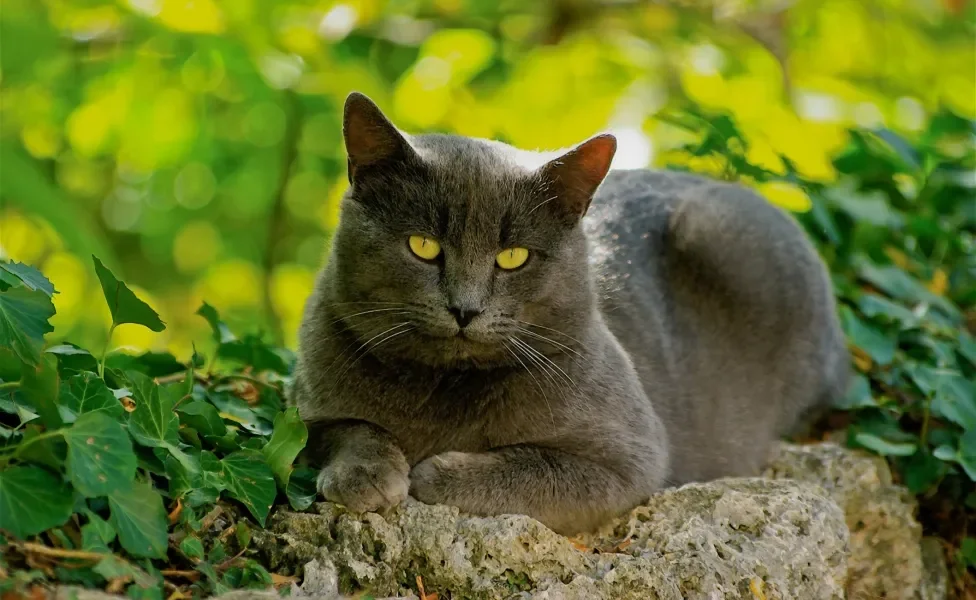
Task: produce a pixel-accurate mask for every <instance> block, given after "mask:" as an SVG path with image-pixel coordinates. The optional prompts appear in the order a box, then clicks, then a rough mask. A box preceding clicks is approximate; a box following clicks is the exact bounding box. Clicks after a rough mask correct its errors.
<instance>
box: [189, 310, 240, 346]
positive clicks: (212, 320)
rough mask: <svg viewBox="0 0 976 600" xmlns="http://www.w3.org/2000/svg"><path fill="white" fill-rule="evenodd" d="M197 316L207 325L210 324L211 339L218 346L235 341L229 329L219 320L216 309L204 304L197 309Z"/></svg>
mask: <svg viewBox="0 0 976 600" xmlns="http://www.w3.org/2000/svg"><path fill="white" fill-rule="evenodd" d="M197 314H198V315H200V316H201V317H203V318H204V319H206V320H207V323H209V324H210V330H211V331H212V333H213V339H214V341H215V342H217V343H218V344H224V343H227V342H232V341H234V340H236V339H237V337H236V336H235V335H234V334H233V333H231V331H230V328H229V327H227V325H226V324H225V323H224V322H223V321H221V320H220V315H218V314H217V309H216V308H214V307H212V306H210V305H209V304H207V303H206V302H204V303H203V305H202V306H201V307H200V308H198V309H197Z"/></svg>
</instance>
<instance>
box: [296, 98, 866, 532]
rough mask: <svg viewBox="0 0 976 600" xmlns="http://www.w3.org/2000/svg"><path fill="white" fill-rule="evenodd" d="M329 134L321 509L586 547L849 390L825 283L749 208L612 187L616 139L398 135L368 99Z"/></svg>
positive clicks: (700, 195)
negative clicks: (568, 540) (507, 530)
mask: <svg viewBox="0 0 976 600" xmlns="http://www.w3.org/2000/svg"><path fill="white" fill-rule="evenodd" d="M343 125H344V135H345V142H346V149H347V151H348V155H349V178H350V181H351V183H352V185H351V188H350V191H349V193H348V194H347V196H346V197H345V199H344V200H343V205H342V216H341V222H340V224H339V226H338V228H337V230H336V232H335V237H334V239H333V242H332V249H331V254H330V255H329V258H328V263H327V265H326V267H325V269H324V270H323V271H322V273H321V274H320V276H319V278H318V282H317V284H316V287H315V291H314V293H313V294H312V296H311V298H310V299H309V301H308V304H307V307H306V310H305V317H304V323H303V325H302V328H301V332H300V351H299V361H298V367H297V372H296V379H295V386H294V391H293V394H294V399H295V401H296V402H297V405H298V406H299V409H300V412H301V415H302V418H303V419H304V420H305V422H306V423H307V425H308V428H309V443H308V448H307V451H308V458H309V459H310V460H312V461H314V462H315V463H316V464H319V465H322V470H321V473H320V475H319V478H318V487H319V490H320V491H321V493H322V494H323V495H324V496H325V498H326V499H328V500H331V501H335V502H338V503H341V504H344V505H346V506H347V507H349V508H350V509H352V510H355V511H373V510H380V509H384V508H387V507H390V506H393V505H396V504H397V503H399V502H400V501H402V500H403V499H404V498H405V497H406V496H407V494H408V493H409V494H411V495H413V496H414V497H416V498H417V499H419V500H421V501H423V502H427V503H441V504H449V505H453V506H457V507H459V508H460V509H461V510H464V511H467V512H470V513H475V514H481V515H493V514H502V513H520V514H526V515H529V516H532V517H535V518H536V519H538V520H540V521H542V522H543V523H545V524H546V525H548V526H549V527H551V528H552V529H554V530H556V531H558V532H562V533H573V532H579V531H583V530H588V529H592V528H594V527H596V526H598V525H599V524H601V523H602V522H604V521H605V520H607V519H608V518H610V517H612V516H614V515H616V514H618V513H621V512H623V511H626V510H628V509H630V508H632V507H633V506H635V505H637V504H639V503H641V502H642V501H644V500H645V499H646V498H647V497H648V496H649V495H651V494H652V493H654V492H655V491H657V490H660V489H661V488H662V487H665V486H670V485H678V484H682V483H685V482H690V481H702V480H708V479H713V478H717V477H722V476H731V475H749V474H754V473H756V472H757V470H758V469H759V467H760V466H761V465H762V463H763V461H764V459H765V458H766V455H767V452H768V450H769V448H770V445H771V443H772V442H773V441H774V440H775V439H777V437H778V436H780V435H782V434H784V433H786V432H787V431H789V430H790V429H791V428H793V427H794V426H796V425H798V424H799V423H800V421H801V420H802V418H803V417H804V415H806V414H807V413H809V412H810V411H812V410H815V409H818V408H819V407H824V406H826V405H829V404H830V402H831V401H832V400H833V399H834V398H836V397H837V396H838V395H840V394H842V393H843V392H844V389H845V386H846V381H847V370H848V362H849V357H848V354H847V352H846V350H845V345H844V339H843V336H842V334H841V331H840V328H839V326H838V323H837V319H836V317H835V305H834V299H833V295H832V293H831V288H830V284H829V281H828V278H827V275H826V273H825V270H824V267H823V265H822V263H821V262H820V260H819V258H818V257H817V254H816V253H815V251H814V249H813V248H812V247H811V245H810V244H809V243H808V241H807V240H806V238H805V237H804V235H803V233H802V232H801V230H800V229H799V228H798V227H797V226H796V225H795V224H794V222H793V221H792V220H791V219H790V218H789V217H787V216H786V215H785V214H783V213H782V212H781V211H780V210H778V209H776V208H774V207H773V206H771V205H770V204H769V203H767V202H766V201H764V200H763V199H762V198H760V197H759V196H757V195H755V194H754V193H752V192H750V191H748V190H747V189H745V188H743V187H740V186H737V185H730V184H727V183H718V182H715V181H710V180H706V179H703V178H700V177H695V176H692V175H685V174H678V173H662V172H652V171H645V170H637V171H613V172H610V173H609V174H608V170H609V166H610V161H611V159H612V158H613V155H614V152H615V149H616V142H615V140H614V138H613V137H612V136H609V135H600V136H596V137H594V138H591V139H589V140H588V141H586V142H584V143H582V144H580V145H579V146H576V147H575V148H573V149H571V150H569V151H567V152H565V153H563V154H550V155H546V154H539V153H530V152H524V151H520V150H516V149H514V148H512V147H510V146H507V145H505V144H501V143H498V142H490V141H484V140H477V139H469V138H463V137H455V136H448V135H418V136H408V135H406V134H404V133H402V132H400V131H398V130H397V129H396V128H395V127H394V126H393V125H392V124H391V123H390V122H389V121H388V120H387V119H386V118H385V117H384V116H383V114H382V113H381V112H380V110H379V109H378V108H377V107H376V105H374V104H373V103H372V102H371V101H370V100H369V99H367V98H366V97H365V96H363V95H360V94H352V95H350V96H349V98H348V99H347V101H346V106H345V116H344V124H343ZM601 184H602V185H601ZM584 214H586V215H587V216H586V218H585V219H583V215H584Z"/></svg>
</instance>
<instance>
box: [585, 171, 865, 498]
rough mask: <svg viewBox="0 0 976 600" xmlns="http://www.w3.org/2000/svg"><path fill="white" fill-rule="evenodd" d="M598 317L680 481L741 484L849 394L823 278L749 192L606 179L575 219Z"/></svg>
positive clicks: (626, 176) (686, 182)
mask: <svg viewBox="0 0 976 600" xmlns="http://www.w3.org/2000/svg"><path fill="white" fill-rule="evenodd" d="M584 223H585V225H584V227H585V230H586V233H587V237H588V241H589V244H590V250H589V252H590V266H591V272H592V273H593V277H594V280H595V283H596V286H597V290H598V293H599V296H600V306H601V310H602V312H603V317H604V319H605V321H606V322H607V325H608V327H609V328H610V330H611V332H612V333H613V334H614V335H615V336H616V337H617V339H618V340H619V341H620V343H621V345H622V346H623V347H624V348H625V349H626V350H627V352H628V353H629V354H630V357H631V360H632V361H633V363H634V366H635V368H636V369H637V372H638V375H639V376H640V378H641V383H642V385H643V387H644V389H645V391H646V393H647V395H648V397H649V398H650V399H651V401H652V402H653V403H654V407H655V410H657V411H658V413H659V414H660V415H661V417H662V419H663V420H664V421H665V424H666V427H667V430H668V436H669V438H670V440H671V446H672V448H671V456H672V459H673V463H674V464H673V469H672V474H671V479H672V480H673V482H675V483H679V482H683V481H690V480H701V479H709V478H712V477H718V476H725V475H734V474H748V473H750V472H752V471H754V470H755V469H756V468H757V467H758V465H759V464H760V463H761V461H762V460H763V459H764V452H765V451H766V449H767V448H768V444H769V443H770V442H771V441H772V440H774V439H775V438H776V437H777V436H778V435H780V434H782V433H784V432H785V431H786V430H788V429H790V428H791V427H793V426H795V425H796V424H797V422H798V421H800V420H801V416H802V415H803V414H804V413H806V412H807V411H809V410H811V409H813V408H814V407H816V406H818V405H823V404H826V403H829V402H830V401H831V400H832V399H833V398H835V397H836V396H837V395H838V394H840V393H842V392H843V389H844V387H845V385H846V377H847V368H848V362H849V361H848V358H847V354H846V351H845V346H844V342H843V335H842V334H841V332H840V328H839V325H838V323H837V318H836V314H835V305H834V299H833V293H832V290H831V288H830V284H829V279H828V277H827V274H826V270H825V268H824V266H823V264H822V262H821V261H820V259H819V257H818V256H817V254H816V252H815V250H814V249H813V247H812V245H811V244H810V242H809V241H808V240H807V239H806V236H805V234H804V233H803V232H802V230H801V229H800V228H799V226H798V225H797V224H796V223H795V221H794V220H793V219H792V218H791V217H790V216H788V215H787V214H785V213H784V212H783V211H781V210H780V209H778V208H776V207H774V206H772V205H770V204H769V203H768V202H767V201H766V200H764V199H763V198H761V197H760V196H758V195H757V194H755V193H754V192H752V191H750V190H748V189H747V188H745V187H743V186H740V185H737V184H730V183H726V182H720V181H714V180H710V179H707V178H704V177H698V176H695V175H690V174H685V173H672V172H661V171H647V170H634V171H612V172H611V173H610V174H609V176H608V177H607V179H606V181H605V183H604V184H603V186H601V187H600V189H599V191H598V192H597V194H596V195H595V197H594V200H593V205H592V207H591V209H590V211H589V212H588V214H587V216H586V218H585V219H584Z"/></svg>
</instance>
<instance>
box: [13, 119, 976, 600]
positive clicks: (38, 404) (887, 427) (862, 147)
mask: <svg viewBox="0 0 976 600" xmlns="http://www.w3.org/2000/svg"><path fill="white" fill-rule="evenodd" d="M667 121H668V122H669V123H670V124H671V125H672V126H674V127H677V128H679V129H681V130H683V131H684V132H685V133H686V134H687V135H688V137H689V138H690V139H692V141H691V142H689V143H687V144H685V145H684V146H683V147H682V148H680V149H679V150H678V151H677V153H676V154H674V155H673V156H672V158H675V159H676V160H677V161H678V163H677V164H676V165H675V168H686V167H685V166H684V165H687V164H688V162H687V160H683V159H682V157H681V156H680V155H681V154H682V153H683V154H685V155H686V156H685V157H684V158H685V159H686V158H687V156H694V157H697V158H700V159H704V160H708V161H710V162H709V163H708V164H710V165H712V168H713V170H712V173H713V174H714V175H717V176H720V177H724V178H727V179H737V180H740V181H742V182H743V183H745V184H747V185H751V186H754V187H756V188H757V189H758V190H759V191H760V192H761V193H763V194H766V195H767V196H770V197H775V198H776V199H778V200H779V201H781V202H786V203H796V204H803V205H808V207H809V211H808V212H806V213H804V214H802V215H800V217H799V220H800V221H801V223H802V224H803V225H804V227H806V229H807V231H808V233H809V234H810V236H811V238H812V239H813V240H814V241H815V242H816V243H817V245H818V247H819V250H820V252H821V254H822V255H823V256H824V258H825V260H826V262H827V264H828V266H829V268H830V271H831V276H832V278H833V282H834V285H835V289H836V294H837V297H838V299H839V303H840V318H841V322H842V325H843V328H844V330H845V332H846V334H847V336H848V341H849V344H850V348H851V352H852V357H853V363H854V365H855V376H854V378H853V381H852V385H851V387H850V391H849V393H848V394H847V395H846V396H845V397H844V398H840V399H838V400H837V405H836V409H837V415H835V416H840V418H841V421H840V423H841V428H842V430H843V431H842V433H843V435H844V436H845V438H846V440H847V442H848V443H849V444H850V445H851V446H854V447H859V448H863V449H865V450H867V451H869V452H874V453H876V454H880V455H882V456H885V457H887V459H888V460H889V461H890V462H891V464H892V465H893V466H894V467H895V472H896V474H897V476H898V478H899V480H900V481H901V482H902V483H904V484H905V485H906V486H908V488H909V489H911V490H912V491H913V492H915V493H917V494H919V498H920V499H921V501H922V503H923V507H925V506H927V504H926V503H929V502H932V501H936V500H938V501H944V502H945V503H947V505H948V506H949V507H950V508H949V509H948V510H950V512H951V514H953V515H954V517H953V518H963V519H967V520H968V519H972V517H973V512H974V509H976V485H974V481H976V384H974V381H976V340H974V339H973V336H972V334H971V333H970V331H969V329H970V328H971V327H972V322H973V320H974V317H976V313H974V304H976V280H974V273H973V272H972V268H971V265H972V258H973V256H974V254H976V253H974V247H976V241H974V234H976V211H974V210H973V202H972V199H973V197H974V194H976V182H974V180H973V179H972V177H970V176H967V173H971V172H972V169H973V168H974V167H976V154H974V151H973V148H972V145H971V144H966V143H960V140H963V141H964V142H965V141H966V140H971V136H972V135H974V132H976V126H974V124H973V123H972V122H970V121H967V120H965V119H962V118H960V117H957V116H955V115H953V114H951V113H949V112H943V113H941V114H939V115H937V116H936V117H935V118H934V119H933V120H932V121H931V123H930V124H929V125H928V127H927V129H925V130H924V131H923V132H922V133H921V134H920V135H919V136H918V138H917V139H912V140H908V139H904V138H901V137H899V136H898V135H896V134H895V133H893V132H891V131H887V130H877V131H865V130H852V131H850V132H849V142H848V144H847V145H846V146H845V147H844V148H843V150H842V151H841V152H840V153H839V154H838V155H837V156H835V157H834V166H835V168H836V169H837V171H838V172H839V173H841V176H840V178H839V180H838V181H837V182H835V183H832V184H830V185H826V184H824V183H823V182H819V181H814V180H810V179H808V178H806V177H803V176H801V175H800V174H799V173H797V172H796V171H795V170H794V169H793V168H792V166H791V163H790V161H789V160H788V159H786V158H785V157H781V158H783V166H784V168H783V169H782V170H779V171H777V170H771V169H769V168H768V167H761V166H758V165H756V164H753V163H752V162H750V160H749V159H748V152H749V144H748V142H747V140H746V139H745V138H744V137H743V136H742V134H741V132H740V130H739V128H738V126H737V125H736V122H735V120H734V119H732V118H730V117H729V116H728V115H723V114H713V113H711V112H709V111H707V110H703V109H701V108H699V107H696V106H688V107H686V108H685V109H684V110H682V111H681V112H680V113H678V114H677V115H676V116H672V117H668V118H667ZM95 270H96V273H97V275H98V279H99V281H100V282H101V284H102V289H103V291H104V293H105V296H106V300H107V301H108V303H109V311H110V312H111V314H112V328H113V329H114V328H115V326H117V325H119V324H121V323H136V324H139V325H143V326H145V327H148V328H149V329H151V330H157V329H162V328H163V327H164V325H163V323H162V321H161V320H160V319H159V317H158V315H156V313H155V311H154V310H153V309H152V308H151V307H150V306H149V305H148V304H146V303H145V302H143V301H142V300H140V299H139V298H138V297H137V296H136V294H135V293H133V292H132V291H131V290H130V289H129V288H128V287H126V285H125V284H124V283H122V282H121V281H119V280H117V279H116V278H115V277H114V276H113V275H112V274H111V272H110V271H108V270H107V269H106V268H104V266H103V265H102V264H101V262H100V261H99V260H98V259H95ZM53 293H54V288H53V286H52V285H51V284H50V283H49V282H48V281H47V279H46V278H45V277H44V276H43V275H42V274H41V273H40V272H38V271H37V270H35V269H33V268H31V267H28V266H26V265H22V264H14V263H6V264H3V265H2V268H0V336H2V341H4V342H6V344H5V347H6V348H9V349H10V352H8V353H6V354H4V355H0V377H3V378H5V379H4V380H2V381H0V529H3V530H4V531H5V532H6V533H8V534H9V535H10V536H12V537H11V538H10V539H8V540H7V541H8V543H7V544H6V546H4V548H5V550H4V553H5V556H4V560H5V563H6V564H7V565H8V566H9V565H15V566H16V567H18V568H16V569H14V571H15V573H16V576H15V577H14V578H12V580H16V581H17V582H21V583H23V582H25V581H33V580H37V579H40V578H44V577H46V576H47V575H45V574H44V573H36V572H33V571H30V570H29V569H27V562H26V560H25V559H26V557H27V556H28V555H29V554H30V546H29V545H27V544H26V543H27V542H28V541H30V540H32V539H33V540H35V541H34V542H33V543H38V542H39V541H40V542H42V543H56V544H58V545H61V546H63V547H64V548H66V549H73V548H75V547H76V546H77V547H78V548H80V549H81V550H84V551H87V552H93V553H96V554H97V555H98V556H97V558H98V559H99V560H98V561H97V562H96V563H94V564H92V565H89V566H85V567H84V568H81V567H79V568H72V569H63V570H59V571H57V572H56V573H57V575H56V577H58V578H61V579H62V580H67V579H66V578H68V577H70V578H71V579H70V580H71V581H76V582H81V583H82V584H84V585H88V586H103V585H106V584H107V583H108V582H121V584H118V585H123V584H124V585H128V590H127V592H128V594H129V595H130V596H133V597H137V596H139V597H141V596H154V597H158V596H159V595H160V594H161V590H162V587H161V586H162V576H161V574H160V569H162V568H167V569H173V568H177V569H181V570H182V571H191V570H192V571H194V572H196V573H199V574H200V579H199V581H197V582H196V583H195V584H194V586H195V587H197V588H199V589H200V590H201V591H205V592H208V593H217V592H221V591H225V590H227V589H231V588H235V587H248V586H254V587H262V586H266V585H268V584H269V582H270V581H271V576H270V575H269V574H268V572H267V571H266V570H265V569H264V568H263V567H261V566H260V565H258V564H257V563H255V562H254V561H253V560H251V559H249V558H248V557H247V556H246V551H247V548H248V545H249V544H250V541H251V533H250V531H251V529H250V527H249V526H248V524H247V523H248V519H250V520H251V521H252V522H253V523H254V524H256V525H257V526H260V527H263V526H264V525H265V524H266V522H267V519H268V517H269V515H270V513H271V511H272V510H274V507H275V506H276V505H279V506H280V505H284V504H285V503H286V502H287V504H288V505H290V506H291V507H292V508H294V509H297V510H303V509H305V508H308V507H309V506H310V505H311V503H312V502H313V501H314V499H315V496H316V488H315V476H316V473H315V471H314V470H313V469H310V468H307V467H303V466H297V467H296V466H295V465H294V461H295V460H296V457H297V455H298V453H299V452H300V451H301V449H302V448H303V447H304V445H305V443H306V439H307V432H306V430H305V426H304V424H303V423H302V421H301V419H300V418H299V416H298V413H297V410H296V409H294V408H290V409H287V410H286V409H285V408H284V406H283V401H282V397H281V391H280V390H281V389H282V386H283V385H285V384H286V383H287V382H288V379H289V377H290V370H291V368H292V365H293V356H292V354H291V353H290V352H289V351H287V350H285V349H283V348H280V347H275V346H271V345H268V344H266V343H265V342H264V341H263V340H262V338H261V336H259V335H257V334H255V333H253V332H247V333H244V334H242V335H235V334H234V333H232V332H231V330H230V329H229V328H228V327H227V325H226V324H225V323H224V322H223V321H222V320H221V317H220V315H219V314H218V312H217V311H216V309H214V308H213V307H212V306H210V305H209V304H206V303H204V304H203V305H202V306H201V307H200V309H199V310H198V311H197V313H196V314H197V315H199V317H201V320H202V321H205V322H206V323H207V324H209V328H210V332H211V336H212V341H213V343H214V344H215V348H214V351H213V353H212V355H211V356H210V358H209V360H208V361H207V362H208V363H209V365H208V367H207V369H206V370H205V372H202V369H203V365H204V360H203V359H202V358H201V357H199V356H198V355H197V354H196V353H194V356H193V358H192V359H191V361H190V362H191V364H188V365H187V364H182V363H180V362H179V361H177V360H176V359H175V358H174V357H173V356H171V355H169V354H167V353H159V352H146V353H143V354H138V355H127V354H119V353H116V354H111V353H107V352H103V353H102V355H101V357H100V359H98V360H96V358H95V357H94V356H93V355H92V354H91V353H90V352H88V351H86V350H84V349H82V348H79V347H77V346H74V345H71V344H58V345H54V346H51V347H49V348H46V349H45V348H44V346H43V341H44V340H43V336H44V333H46V332H49V331H50V330H51V327H50V324H49V322H48V321H49V319H50V317H51V316H52V314H53V307H50V306H49V304H50V298H51V295H52V294H53ZM8 363H9V364H8ZM11 364H12V365H14V366H13V367H11V366H10V365H11ZM227 365H231V366H233V368H234V370H232V371H230V372H224V373H220V372H217V371H215V370H214V369H215V368H225V367H226V366H227ZM10 374H13V375H10ZM215 510H220V511H225V514H231V515H232V517H233V520H234V522H235V525H234V526H235V527H236V535H234V536H229V535H228V536H221V539H214V536H213V535H211V531H210V528H212V524H213V520H212V519H208V518H207V517H206V515H208V514H213V511H215ZM933 519H934V517H933ZM923 521H926V526H927V527H929V528H930V529H934V530H935V532H936V533H941V534H942V535H943V536H945V537H946V538H947V539H949V540H950V541H951V542H952V543H954V544H955V547H956V548H957V550H956V551H955V554H954V559H953V560H954V564H956V565H959V566H960V568H961V569H966V568H969V567H971V566H972V565H974V564H976V543H974V542H973V539H972V538H969V537H965V536H964V531H965V529H964V528H959V530H958V531H953V530H952V528H951V527H945V526H941V525H940V524H939V523H938V522H936V521H935V520H932V519H930V520H926V515H925V514H924V513H923ZM942 525H944V524H942ZM940 527H941V529H940ZM40 534H43V535H44V536H45V537H43V538H39V537H37V536H38V535H40ZM78 540H80V545H79V542H78ZM241 552H244V554H241ZM73 566H74V565H73ZM513 582H514V583H513V586H516V587H518V586H520V585H521V582H518V581H514V579H513Z"/></svg>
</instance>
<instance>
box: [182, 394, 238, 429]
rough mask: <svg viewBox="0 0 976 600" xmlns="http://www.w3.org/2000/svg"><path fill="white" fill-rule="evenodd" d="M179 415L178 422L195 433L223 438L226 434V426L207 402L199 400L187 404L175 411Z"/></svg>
mask: <svg viewBox="0 0 976 600" xmlns="http://www.w3.org/2000/svg"><path fill="white" fill-rule="evenodd" d="M176 412H177V413H179V415H180V421H181V422H182V423H183V424H184V425H186V426H187V427H192V428H193V429H195V430H196V431H197V432H199V433H200V434H202V435H206V436H217V437H220V436H223V435H226V434H227V425H226V424H224V421H223V419H221V418H220V414H219V413H218V412H217V409H216V408H214V406H213V405H212V404H210V403H209V402H202V401H199V400H196V401H193V402H187V403H186V404H182V405H180V407H179V408H177V409H176Z"/></svg>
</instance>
